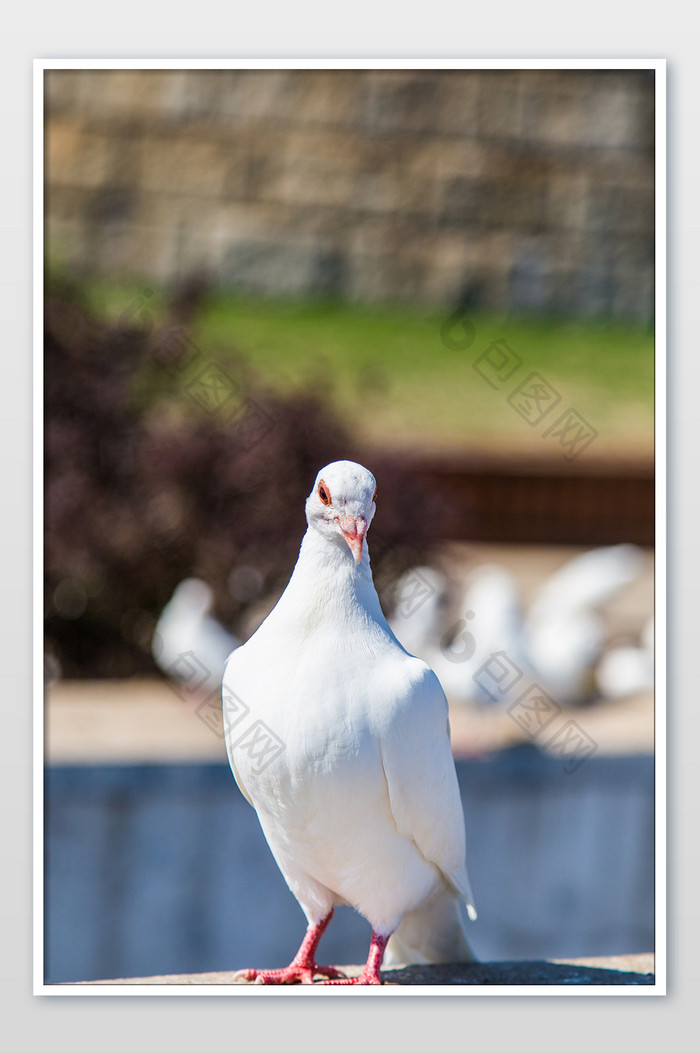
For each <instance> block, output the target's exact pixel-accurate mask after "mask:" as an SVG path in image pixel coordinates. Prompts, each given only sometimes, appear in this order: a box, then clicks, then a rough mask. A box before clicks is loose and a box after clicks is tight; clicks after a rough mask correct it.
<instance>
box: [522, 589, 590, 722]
mask: <svg viewBox="0 0 700 1053" xmlns="http://www.w3.org/2000/svg"><path fill="white" fill-rule="evenodd" d="M605 638H606V631H605V623H604V621H603V619H602V617H601V616H600V614H599V613H598V612H597V611H596V610H593V609H592V608H587V607H578V608H577V607H575V608H573V609H566V608H565V609H562V610H554V609H553V610H552V611H551V612H550V613H549V614H540V616H539V617H538V618H529V619H528V621H527V626H526V646H527V653H528V657H529V660H530V666H531V668H532V670H533V673H534V676H535V678H536V679H537V681H538V683H539V684H540V685H541V686H542V687H544V688H545V690H546V691H547V692H548V693H549V694H550V695H551V696H552V698H553V699H554V700H555V701H556V702H558V703H559V704H560V705H563V706H570V705H579V704H581V703H583V702H586V701H588V700H589V699H590V697H591V694H592V693H593V687H594V679H593V678H594V668H595V666H596V663H597V662H598V660H599V658H600V655H601V654H602V651H603V647H604V645H605Z"/></svg>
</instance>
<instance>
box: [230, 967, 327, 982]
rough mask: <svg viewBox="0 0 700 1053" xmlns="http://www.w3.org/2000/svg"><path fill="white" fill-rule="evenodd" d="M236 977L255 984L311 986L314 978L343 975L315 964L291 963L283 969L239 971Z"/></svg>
mask: <svg viewBox="0 0 700 1053" xmlns="http://www.w3.org/2000/svg"><path fill="white" fill-rule="evenodd" d="M236 975H237V976H241V977H242V978H243V979H244V980H249V981H250V980H254V981H255V983H256V984H312V983H313V982H314V977H315V976H328V977H330V978H332V979H336V978H344V974H343V973H341V972H339V971H338V970H337V969H334V968H333V967H332V966H330V965H328V966H326V965H317V964H316V962H309V963H303V964H302V963H301V962H292V963H291V965H287V966H285V968H284V969H241V971H240V972H239V973H237V974H236Z"/></svg>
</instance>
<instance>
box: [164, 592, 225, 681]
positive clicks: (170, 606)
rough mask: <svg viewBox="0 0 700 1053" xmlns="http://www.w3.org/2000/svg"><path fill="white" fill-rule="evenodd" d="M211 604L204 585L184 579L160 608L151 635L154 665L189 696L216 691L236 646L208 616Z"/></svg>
mask: <svg viewBox="0 0 700 1053" xmlns="http://www.w3.org/2000/svg"><path fill="white" fill-rule="evenodd" d="M213 601H214V595H213V593H212V590H211V589H210V588H209V586H208V585H207V584H206V582H204V581H200V580H199V578H186V579H185V581H181V582H180V584H179V585H178V586H177V588H176V589H175V592H174V593H173V595H172V598H171V599H170V601H169V602H168V603H167V604H166V606H165V607H164V608H163V611H162V613H161V616H160V618H159V619H158V622H157V624H156V628H155V632H154V633H153V641H152V645H151V649H152V652H153V657H154V659H155V661H156V662H157V664H158V665H159V666H160V668H161V669H162V670H163V672H164V673H165V674H166V676H168V677H169V678H170V679H171V680H176V681H178V682H179V683H180V684H182V685H183V687H184V688H185V690H186V691H188V692H191V693H192V694H196V693H197V692H200V691H202V692H204V691H206V692H209V691H214V690H218V688H219V687H220V685H221V677H222V676H223V671H224V667H225V665H226V660H227V658H228V656H229V655H230V654H231V652H232V651H233V650H234V649H235V648H236V647H238V645H239V641H238V640H237V639H236V637H235V636H233V635H232V634H231V633H230V632H228V631H227V630H226V629H225V628H224V627H223V625H221V624H220V623H219V622H217V621H216V619H215V618H213V617H212V616H211V614H210V612H211V609H212V607H213Z"/></svg>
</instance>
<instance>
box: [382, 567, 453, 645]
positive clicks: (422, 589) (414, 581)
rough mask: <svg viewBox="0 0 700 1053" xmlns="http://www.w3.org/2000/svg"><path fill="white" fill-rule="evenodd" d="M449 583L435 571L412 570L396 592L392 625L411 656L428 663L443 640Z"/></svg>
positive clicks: (431, 569)
mask: <svg viewBox="0 0 700 1053" xmlns="http://www.w3.org/2000/svg"><path fill="white" fill-rule="evenodd" d="M446 591H447V579H446V577H445V575H444V574H442V573H441V572H440V571H439V570H436V569H435V568H434V567H412V568H411V569H410V570H407V571H406V573H405V574H402V575H401V577H400V578H399V580H398V582H397V584H396V588H395V592H394V595H395V604H394V611H393V614H392V616H391V618H389V625H390V626H391V629H392V631H393V633H394V635H395V636H396V638H397V640H398V641H399V643H400V644H401V645H402V646H403V647H405V648H406V650H407V651H408V653H409V654H412V655H416V656H417V657H418V658H423V659H425V656H426V654H427V653H428V652H430V651H431V650H432V649H433V648H435V647H437V646H439V643H440V639H441V637H442V616H443V608H444V604H445V594H446Z"/></svg>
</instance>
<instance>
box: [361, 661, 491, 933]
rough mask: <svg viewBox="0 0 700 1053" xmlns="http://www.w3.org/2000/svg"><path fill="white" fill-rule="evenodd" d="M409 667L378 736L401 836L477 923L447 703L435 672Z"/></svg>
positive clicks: (420, 666) (421, 666)
mask: <svg viewBox="0 0 700 1053" xmlns="http://www.w3.org/2000/svg"><path fill="white" fill-rule="evenodd" d="M411 664H412V667H413V668H412V672H413V675H412V676H411V678H410V683H409V685H408V686H407V689H406V690H405V691H402V692H399V693H398V696H399V699H400V700H399V701H398V703H397V705H396V708H395V710H394V714H393V719H392V720H391V722H390V724H389V726H388V727H384V728H383V729H382V733H381V736H380V749H381V757H382V765H383V767H384V775H385V777H386V782H387V788H388V791H389V802H390V807H391V812H392V815H393V818H394V822H395V824H396V829H397V830H398V832H399V833H400V834H401V835H402V836H403V837H406V838H408V839H410V840H412V841H413V842H414V844H415V845H416V847H417V848H418V850H419V851H420V852H421V854H422V855H423V857H424V858H425V859H427V860H428V861H429V862H431V863H433V864H434V865H435V866H436V867H438V869H439V870H440V871H441V872H442V874H443V875H444V876H445V878H446V879H447V881H448V882H449V884H450V885H452V886H453V888H454V889H455V891H456V892H457V893H458V895H459V896H461V898H462V899H463V900H464V901H465V903H466V904H467V911H468V913H469V917H470V918H476V909H475V907H474V897H473V895H472V890H471V886H470V884H469V877H468V875H467V867H466V862H465V853H466V845H465V830H464V813H463V811H462V800H461V797H460V794H459V785H458V783H457V773H456V771H455V766H454V760H453V759H452V752H451V749H450V729H449V721H448V709H447V699H446V698H445V694H444V692H443V690H442V688H441V687H440V681H439V680H438V678H437V677H436V675H435V673H434V672H433V671H432V669H429V668H428V666H426V665H424V663H422V662H418V661H417V660H415V659H413V660H412V662H411Z"/></svg>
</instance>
